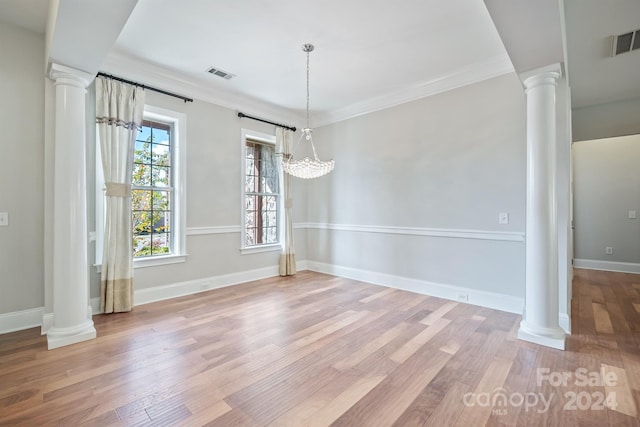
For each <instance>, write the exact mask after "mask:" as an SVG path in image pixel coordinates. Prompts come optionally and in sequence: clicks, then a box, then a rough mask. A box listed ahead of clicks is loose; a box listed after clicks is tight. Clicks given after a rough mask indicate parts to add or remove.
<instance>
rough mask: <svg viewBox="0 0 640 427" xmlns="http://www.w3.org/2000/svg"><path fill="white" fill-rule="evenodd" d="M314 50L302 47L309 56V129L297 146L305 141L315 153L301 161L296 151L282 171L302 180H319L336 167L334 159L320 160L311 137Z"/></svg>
mask: <svg viewBox="0 0 640 427" xmlns="http://www.w3.org/2000/svg"><path fill="white" fill-rule="evenodd" d="M313 49H314V46H313V45H312V44H310V43H307V44H304V45H303V46H302V51H303V52H305V53H306V54H307V127H306V128H304V129H302V134H301V135H300V139H299V140H298V144H296V149H297V148H298V146H299V145H300V142H302V140H303V139H304V140H306V141H309V143H310V144H311V149H312V151H313V159H310V158H309V157H305V158H304V159H301V160H294V158H293V154H295V149H294V152H293V154H291V156H289V157H288V158H283V159H282V169H283V170H284V171H285V172H286V173H288V174H289V175H291V176H295V177H296V178H302V179H311V178H319V177H321V176H323V175H326V174H328V173H329V172H331V171H332V170H333V167H334V166H335V162H334V161H333V159H331V160H324V161H323V160H320V159H319V158H318V154H317V153H316V147H315V145H314V144H313V136H311V132H313V130H312V129H311V127H310V126H309V52H312V51H313Z"/></svg>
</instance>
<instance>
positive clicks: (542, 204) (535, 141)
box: [518, 65, 565, 350]
mask: <svg viewBox="0 0 640 427" xmlns="http://www.w3.org/2000/svg"><path fill="white" fill-rule="evenodd" d="M560 76H561V69H560V66H559V65H554V66H550V67H545V68H543V69H538V70H534V71H533V72H530V73H527V74H526V75H523V76H521V77H522V80H523V82H524V85H525V93H526V96H527V206H526V264H525V270H526V277H525V311H524V314H523V319H522V323H521V324H520V329H519V331H518V338H519V339H522V340H525V341H530V342H534V343H537V344H542V345H545V346H548V347H553V348H558V349H562V350H564V343H565V333H564V331H563V330H562V329H561V328H560V326H559V322H558V228H557V195H556V182H555V180H556V93H555V90H556V82H557V79H558V78H559V77H560Z"/></svg>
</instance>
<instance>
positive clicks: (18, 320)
mask: <svg viewBox="0 0 640 427" xmlns="http://www.w3.org/2000/svg"><path fill="white" fill-rule="evenodd" d="M41 322H42V307H38V308H31V309H28V310H21V311H14V312H11V313H4V314H0V334H6V333H8V332H15V331H21V330H23V329H29V328H37V327H38V326H40V325H41Z"/></svg>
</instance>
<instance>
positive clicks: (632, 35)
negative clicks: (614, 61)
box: [611, 30, 640, 56]
mask: <svg viewBox="0 0 640 427" xmlns="http://www.w3.org/2000/svg"><path fill="white" fill-rule="evenodd" d="M612 39H613V43H612V46H611V56H616V55H620V54H621V53H627V52H631V51H632V50H637V49H640V30H635V31H631V32H629V33H624V34H620V35H617V36H613V37H612Z"/></svg>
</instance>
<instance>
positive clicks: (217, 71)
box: [207, 67, 236, 80]
mask: <svg viewBox="0 0 640 427" xmlns="http://www.w3.org/2000/svg"><path fill="white" fill-rule="evenodd" d="M207 72H209V73H211V74H213V75H214V76H218V77H222V78H223V79H227V80H231V79H232V78H234V77H235V76H236V75H235V74H231V73H227V72H226V71H222V70H221V69H219V68H215V67H211V68H209V69H208V70H207Z"/></svg>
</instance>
